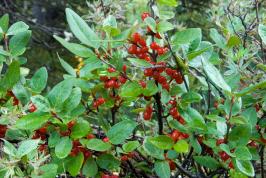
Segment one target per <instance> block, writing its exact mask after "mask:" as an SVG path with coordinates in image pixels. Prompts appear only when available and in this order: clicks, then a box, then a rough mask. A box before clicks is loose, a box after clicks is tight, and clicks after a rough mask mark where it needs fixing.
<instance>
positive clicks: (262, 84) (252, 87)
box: [236, 81, 266, 97]
mask: <svg viewBox="0 0 266 178" xmlns="http://www.w3.org/2000/svg"><path fill="white" fill-rule="evenodd" d="M264 88H266V81H262V82H260V83H256V84H255V85H252V84H251V85H249V86H248V87H247V88H244V89H243V90H241V91H240V92H238V93H237V94H236V96H238V97H241V96H244V95H247V94H248V93H251V92H254V91H255V90H258V89H260V90H262V89H264Z"/></svg>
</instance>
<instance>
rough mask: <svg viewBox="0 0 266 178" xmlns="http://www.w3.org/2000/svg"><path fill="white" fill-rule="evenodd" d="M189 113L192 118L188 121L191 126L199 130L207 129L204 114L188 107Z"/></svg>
mask: <svg viewBox="0 0 266 178" xmlns="http://www.w3.org/2000/svg"><path fill="white" fill-rule="evenodd" d="M187 114H188V116H189V118H190V120H189V121H188V124H189V127H191V128H193V129H195V130H197V131H206V130H207V126H206V124H205V121H204V118H203V117H202V115H201V114H200V113H199V112H198V111H197V110H195V109H193V108H191V107H189V108H188V109H187Z"/></svg>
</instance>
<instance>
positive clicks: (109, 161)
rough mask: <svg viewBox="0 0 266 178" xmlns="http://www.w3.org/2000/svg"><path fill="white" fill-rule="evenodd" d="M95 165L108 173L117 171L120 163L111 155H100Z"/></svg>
mask: <svg viewBox="0 0 266 178" xmlns="http://www.w3.org/2000/svg"><path fill="white" fill-rule="evenodd" d="M96 162H97V164H98V165H99V167H100V168H102V169H106V170H108V171H111V170H114V169H117V168H118V167H119V166H120V161H119V160H117V159H116V158H115V157H114V156H113V155H111V154H102V155H100V156H99V157H98V158H97V160H96Z"/></svg>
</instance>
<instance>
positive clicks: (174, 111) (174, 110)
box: [169, 107, 178, 116]
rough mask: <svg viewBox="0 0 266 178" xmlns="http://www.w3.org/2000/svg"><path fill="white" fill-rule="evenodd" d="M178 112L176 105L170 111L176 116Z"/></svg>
mask: <svg viewBox="0 0 266 178" xmlns="http://www.w3.org/2000/svg"><path fill="white" fill-rule="evenodd" d="M177 113H178V111H177V109H176V107H173V108H171V109H170V111H169V114H170V115H171V116H175V115H176V114H177Z"/></svg>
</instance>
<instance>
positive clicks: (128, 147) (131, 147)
mask: <svg viewBox="0 0 266 178" xmlns="http://www.w3.org/2000/svg"><path fill="white" fill-rule="evenodd" d="M139 146H140V144H139V142H138V141H129V142H127V143H126V144H124V145H123V146H122V148H123V150H124V151H125V152H127V153H130V152H132V151H134V150H135V149H137V148H138V147H139Z"/></svg>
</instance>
